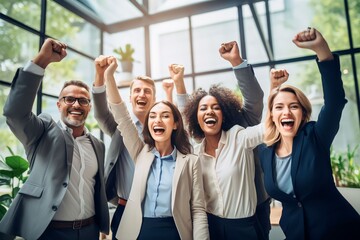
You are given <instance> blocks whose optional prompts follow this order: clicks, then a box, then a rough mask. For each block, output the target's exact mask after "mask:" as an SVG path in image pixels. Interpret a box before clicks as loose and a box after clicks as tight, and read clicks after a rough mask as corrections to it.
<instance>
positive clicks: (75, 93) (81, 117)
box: [56, 85, 91, 129]
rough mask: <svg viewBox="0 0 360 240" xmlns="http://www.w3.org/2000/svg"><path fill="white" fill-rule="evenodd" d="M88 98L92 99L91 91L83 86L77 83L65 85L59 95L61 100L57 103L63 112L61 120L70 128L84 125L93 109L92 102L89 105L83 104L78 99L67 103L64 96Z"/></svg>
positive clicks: (61, 112)
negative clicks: (72, 102)
mask: <svg viewBox="0 0 360 240" xmlns="http://www.w3.org/2000/svg"><path fill="white" fill-rule="evenodd" d="M65 96H67V97H69V96H70V97H74V98H86V99H90V93H89V92H88V91H87V90H86V89H85V88H83V87H80V86H76V85H68V86H67V87H65V88H64V89H63V90H62V91H61V93H60V96H59V101H58V102H57V103H56V104H57V107H58V109H59V112H60V114H61V120H62V121H63V122H64V123H65V124H66V125H67V126H68V127H70V128H72V129H74V128H82V127H84V124H85V120H86V118H87V116H88V114H89V112H90V110H91V104H89V105H88V106H81V105H80V104H79V102H78V101H75V102H74V104H72V105H67V104H66V103H65V101H64V99H63V97H65Z"/></svg>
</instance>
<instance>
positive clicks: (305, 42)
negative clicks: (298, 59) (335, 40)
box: [292, 27, 333, 62]
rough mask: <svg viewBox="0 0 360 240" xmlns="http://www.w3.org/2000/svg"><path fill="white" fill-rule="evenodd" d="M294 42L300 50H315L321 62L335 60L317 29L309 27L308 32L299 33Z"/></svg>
mask: <svg viewBox="0 0 360 240" xmlns="http://www.w3.org/2000/svg"><path fill="white" fill-rule="evenodd" d="M292 41H293V43H294V44H295V45H296V46H298V47H299V48H306V49H310V50H313V51H314V52H315V53H316V55H317V57H318V59H319V61H320V62H321V61H326V60H331V59H333V55H332V53H331V50H330V48H329V46H328V44H327V42H326V40H325V39H324V37H323V36H322V35H321V33H320V32H319V31H317V30H316V29H315V28H311V27H308V28H307V29H306V30H304V31H301V32H299V33H298V34H296V35H295V36H294V38H293V40H292Z"/></svg>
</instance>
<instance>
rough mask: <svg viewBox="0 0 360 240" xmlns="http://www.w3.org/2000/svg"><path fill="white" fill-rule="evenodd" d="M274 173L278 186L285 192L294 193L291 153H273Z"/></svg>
mask: <svg viewBox="0 0 360 240" xmlns="http://www.w3.org/2000/svg"><path fill="white" fill-rule="evenodd" d="M274 160H275V164H274V167H275V169H274V170H275V175H276V184H277V186H278V188H279V189H280V190H281V191H283V192H284V193H287V194H290V193H291V194H292V193H294V187H293V185H292V181H291V180H290V181H289V179H291V160H292V157H291V154H290V155H289V156H286V157H279V156H277V155H276V154H275V157H274Z"/></svg>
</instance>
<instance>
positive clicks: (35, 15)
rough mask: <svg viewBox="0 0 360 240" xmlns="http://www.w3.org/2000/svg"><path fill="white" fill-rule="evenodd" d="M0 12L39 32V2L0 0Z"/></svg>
mask: <svg viewBox="0 0 360 240" xmlns="http://www.w3.org/2000/svg"><path fill="white" fill-rule="evenodd" d="M0 12H1V13H3V14H5V15H7V16H9V17H11V18H14V19H16V20H17V21H19V22H22V23H24V24H26V25H28V26H30V27H32V28H34V29H36V30H40V17H41V0H31V1H30V0H16V1H13V0H10V1H9V0H0ZM1 36H4V35H2V34H1Z"/></svg>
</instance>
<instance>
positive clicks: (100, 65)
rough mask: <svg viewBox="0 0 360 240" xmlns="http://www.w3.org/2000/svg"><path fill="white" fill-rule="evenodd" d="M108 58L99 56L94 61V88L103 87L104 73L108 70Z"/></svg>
mask: <svg viewBox="0 0 360 240" xmlns="http://www.w3.org/2000/svg"><path fill="white" fill-rule="evenodd" d="M107 59H108V57H107V56H104V55H100V56H99V57H97V58H96V59H95V61H94V63H95V70H96V72H95V81H94V86H102V85H104V82H105V80H104V72H105V70H106V69H107V68H108V66H109V64H108V61H107Z"/></svg>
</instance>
